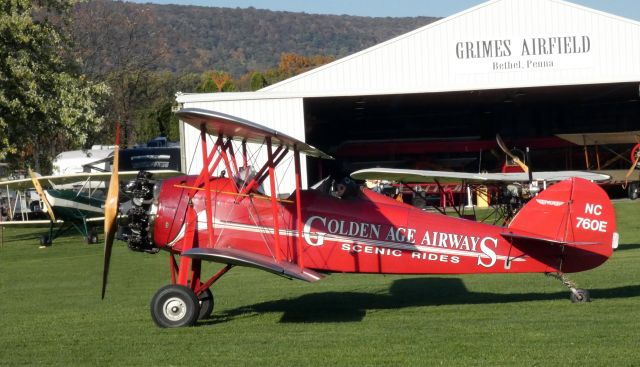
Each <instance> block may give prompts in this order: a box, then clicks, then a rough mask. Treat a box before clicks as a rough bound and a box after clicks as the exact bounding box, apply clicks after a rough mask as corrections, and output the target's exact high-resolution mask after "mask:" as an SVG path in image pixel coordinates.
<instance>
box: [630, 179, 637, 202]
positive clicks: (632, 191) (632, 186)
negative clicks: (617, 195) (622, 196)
mask: <svg viewBox="0 0 640 367" xmlns="http://www.w3.org/2000/svg"><path fill="white" fill-rule="evenodd" d="M637 198H638V183H637V182H632V183H630V184H629V199H631V200H636V199H637Z"/></svg>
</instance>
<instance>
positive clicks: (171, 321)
mask: <svg viewBox="0 0 640 367" xmlns="http://www.w3.org/2000/svg"><path fill="white" fill-rule="evenodd" d="M212 300H213V298H212ZM199 315H200V301H199V300H198V297H196V294H195V293H194V292H193V291H192V290H191V289H190V288H188V287H185V286H183V285H176V284H170V285H167V286H164V287H162V288H160V289H159V290H158V292H156V294H155V295H154V296H153V298H152V299H151V318H152V319H153V321H154V322H155V323H156V325H158V326H159V327H162V328H174V327H183V326H193V325H194V324H195V323H196V321H197V320H198V316H199Z"/></svg>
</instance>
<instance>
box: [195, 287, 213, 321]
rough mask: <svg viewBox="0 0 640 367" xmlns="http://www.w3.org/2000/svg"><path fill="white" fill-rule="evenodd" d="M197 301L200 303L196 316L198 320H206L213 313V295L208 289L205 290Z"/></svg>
mask: <svg viewBox="0 0 640 367" xmlns="http://www.w3.org/2000/svg"><path fill="white" fill-rule="evenodd" d="M198 300H199V301H200V314H199V315H198V320H204V319H208V318H209V317H211V313H212V312H213V304H214V300H213V293H212V292H211V290H210V289H209V288H207V289H205V290H204V292H202V293H200V295H199V296H198Z"/></svg>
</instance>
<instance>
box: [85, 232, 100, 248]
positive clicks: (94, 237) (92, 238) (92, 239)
mask: <svg viewBox="0 0 640 367" xmlns="http://www.w3.org/2000/svg"><path fill="white" fill-rule="evenodd" d="M85 240H86V242H87V245H93V244H96V243H98V234H97V233H96V232H94V231H91V232H89V235H88V236H87V237H86V238H85Z"/></svg>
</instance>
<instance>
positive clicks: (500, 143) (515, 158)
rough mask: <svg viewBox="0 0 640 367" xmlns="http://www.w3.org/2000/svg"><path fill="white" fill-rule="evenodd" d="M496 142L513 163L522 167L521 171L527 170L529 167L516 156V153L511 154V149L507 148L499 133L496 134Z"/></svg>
mask: <svg viewBox="0 0 640 367" xmlns="http://www.w3.org/2000/svg"><path fill="white" fill-rule="evenodd" d="M496 142H498V146H499V147H500V149H502V151H503V152H504V153H505V154H506V155H508V156H509V158H511V159H512V160H513V161H514V162H515V164H517V165H518V166H520V168H522V170H523V171H525V172H529V167H527V165H526V164H524V163H523V162H522V161H521V160H520V158H518V156H517V155H515V154H513V153H512V152H511V150H509V148H507V145H506V144H505V143H504V141H503V140H502V138H501V137H500V134H496Z"/></svg>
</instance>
